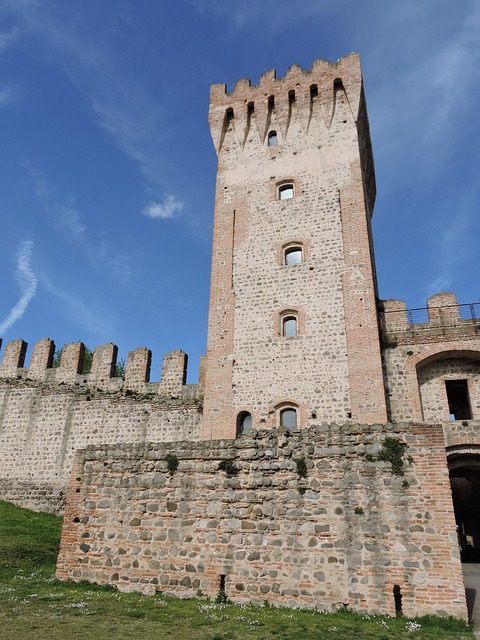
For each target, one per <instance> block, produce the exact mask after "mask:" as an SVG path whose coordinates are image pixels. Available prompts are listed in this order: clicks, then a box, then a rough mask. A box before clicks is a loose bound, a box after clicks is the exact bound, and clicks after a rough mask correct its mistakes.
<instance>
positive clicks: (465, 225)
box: [427, 187, 478, 297]
mask: <svg viewBox="0 0 480 640" xmlns="http://www.w3.org/2000/svg"><path fill="white" fill-rule="evenodd" d="M477 199H478V189H477V188H476V187H474V188H473V189H472V190H471V191H470V193H467V194H465V195H464V196H463V197H462V198H461V199H460V200H457V201H456V202H455V203H453V202H451V203H450V202H449V203H448V205H450V206H449V207H448V210H447V212H446V213H445V214H444V215H443V216H440V219H439V220H438V222H437V224H438V226H437V229H438V231H437V233H436V234H435V235H434V236H432V240H433V241H434V242H435V246H434V247H433V252H432V256H433V259H434V261H435V271H436V275H435V278H434V279H433V280H432V281H431V282H430V283H429V284H428V287H427V297H430V296H431V295H433V294H434V293H438V292H439V291H447V290H449V289H450V287H451V286H452V283H453V281H454V279H455V276H456V273H455V270H456V269H457V267H458V266H459V265H461V264H462V262H464V261H465V260H467V259H468V258H470V257H471V253H472V252H473V251H474V247H476V235H475V234H473V233H472V227H473V223H474V219H475V216H476V210H477ZM452 211H454V212H455V215H454V216H452Z"/></svg>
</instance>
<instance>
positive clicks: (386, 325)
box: [380, 302, 480, 332]
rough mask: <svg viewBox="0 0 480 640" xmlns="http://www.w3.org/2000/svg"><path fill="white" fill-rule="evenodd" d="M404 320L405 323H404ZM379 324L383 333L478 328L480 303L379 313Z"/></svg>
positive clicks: (479, 324)
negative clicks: (466, 327)
mask: <svg viewBox="0 0 480 640" xmlns="http://www.w3.org/2000/svg"><path fill="white" fill-rule="evenodd" d="M405 319H406V323H405ZM380 324H381V327H382V329H383V331H385V332H389V331H392V332H398V331H422V330H428V329H433V328H435V329H439V328H442V327H443V328H445V330H447V329H449V328H454V327H457V328H459V327H465V326H468V325H470V326H473V327H476V326H477V325H478V326H479V328H480V302H474V303H472V304H455V305H446V306H443V307H430V308H427V307H424V308H419V309H407V310H406V311H405V310H403V309H400V310H392V311H382V312H380Z"/></svg>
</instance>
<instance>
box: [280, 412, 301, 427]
mask: <svg viewBox="0 0 480 640" xmlns="http://www.w3.org/2000/svg"><path fill="white" fill-rule="evenodd" d="M280 426H281V427H283V428H284V429H291V430H294V429H296V428H297V410H296V409H294V408H293V407H284V408H283V409H280Z"/></svg>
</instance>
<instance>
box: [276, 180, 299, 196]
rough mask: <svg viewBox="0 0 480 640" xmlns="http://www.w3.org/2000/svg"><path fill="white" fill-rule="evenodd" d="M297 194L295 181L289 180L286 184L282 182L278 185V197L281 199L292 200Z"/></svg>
mask: <svg viewBox="0 0 480 640" xmlns="http://www.w3.org/2000/svg"><path fill="white" fill-rule="evenodd" d="M294 195H295V193H294V188H293V183H292V182H287V183H286V184H281V185H280V186H279V187H278V199H279V200H290V198H293V196H294Z"/></svg>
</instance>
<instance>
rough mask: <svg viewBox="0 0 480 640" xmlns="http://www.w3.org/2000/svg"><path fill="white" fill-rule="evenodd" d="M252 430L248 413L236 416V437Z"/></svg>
mask: <svg viewBox="0 0 480 640" xmlns="http://www.w3.org/2000/svg"><path fill="white" fill-rule="evenodd" d="M251 428H252V415H251V414H250V413H248V411H242V412H241V413H239V414H238V416H237V437H238V436H241V435H242V433H248V432H249V431H250V429H251Z"/></svg>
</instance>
